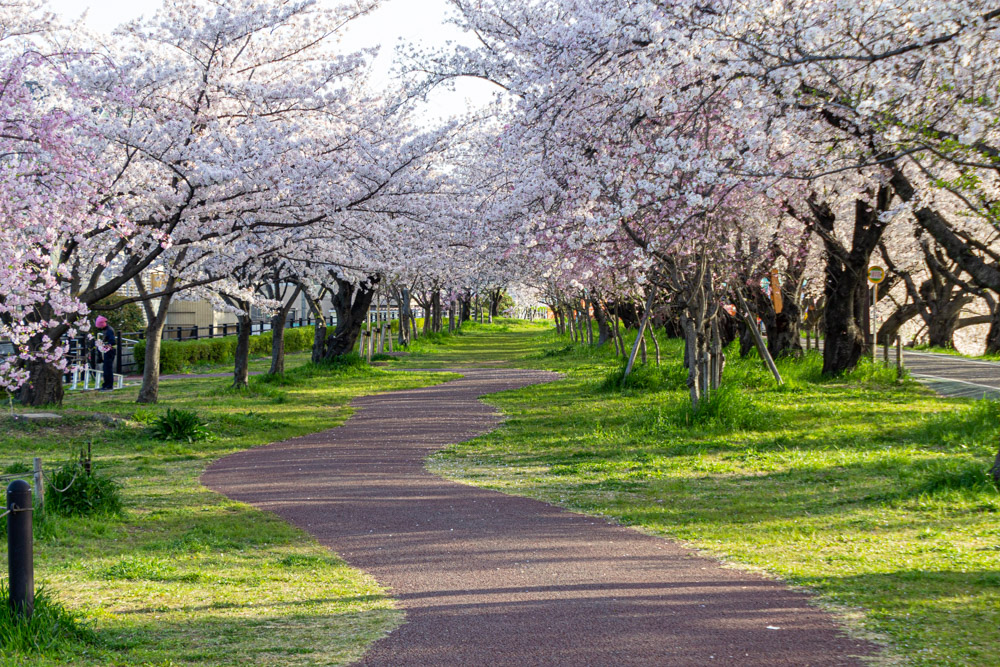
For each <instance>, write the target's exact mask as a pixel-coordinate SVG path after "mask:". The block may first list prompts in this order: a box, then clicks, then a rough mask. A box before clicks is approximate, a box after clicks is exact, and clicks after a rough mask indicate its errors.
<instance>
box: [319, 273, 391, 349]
mask: <svg viewBox="0 0 1000 667" xmlns="http://www.w3.org/2000/svg"><path fill="white" fill-rule="evenodd" d="M368 280H369V283H370V285H369V287H363V286H360V285H359V286H357V287H355V286H354V285H352V284H351V283H349V282H347V281H345V280H341V279H340V278H336V281H337V288H338V289H337V293H336V294H335V295H334V297H333V307H334V309H335V310H336V311H337V328H336V329H334V331H333V333H332V334H330V335H329V336H328V337H327V339H326V342H325V344H324V349H323V358H324V359H333V358H334V357H339V356H342V355H345V354H350V353H351V352H353V351H354V346H355V345H356V344H357V342H358V334H360V333H361V327H362V326H363V325H364V323H365V318H366V317H367V315H368V309H369V307H370V306H371V303H372V299H373V298H374V296H375V287H376V285H377V284H378V281H379V277H378V276H374V277H370V278H369V279H368Z"/></svg>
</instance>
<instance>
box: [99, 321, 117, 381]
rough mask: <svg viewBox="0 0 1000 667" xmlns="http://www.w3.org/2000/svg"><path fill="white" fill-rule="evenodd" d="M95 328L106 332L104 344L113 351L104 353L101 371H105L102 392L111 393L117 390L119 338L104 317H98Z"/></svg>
mask: <svg viewBox="0 0 1000 667" xmlns="http://www.w3.org/2000/svg"><path fill="white" fill-rule="evenodd" d="M94 326H96V327H97V328H98V329H99V330H101V331H103V332H104V333H103V338H104V344H105V345H110V346H111V349H110V350H108V351H107V352H105V353H104V365H103V368H102V369H101V370H102V371H103V375H102V378H103V382H102V383H101V391H111V390H112V389H114V388H115V350H116V348H115V343H117V342H118V338H117V337H116V336H115V330H114V329H113V328H112V327H111V325H110V324H109V323H108V319H107V318H106V317H104V316H103V315H98V316H97V321H96V322H95V323H94Z"/></svg>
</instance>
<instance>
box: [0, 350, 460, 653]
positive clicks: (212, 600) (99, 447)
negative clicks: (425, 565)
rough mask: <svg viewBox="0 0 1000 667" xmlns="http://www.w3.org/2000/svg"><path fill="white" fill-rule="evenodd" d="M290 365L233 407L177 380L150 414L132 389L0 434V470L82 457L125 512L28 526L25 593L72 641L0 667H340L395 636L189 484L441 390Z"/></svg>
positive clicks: (320, 559) (371, 601)
mask: <svg viewBox="0 0 1000 667" xmlns="http://www.w3.org/2000/svg"><path fill="white" fill-rule="evenodd" d="M289 360H290V363H289V367H290V370H289V371H288V372H287V373H286V374H285V375H284V376H282V377H279V378H263V377H260V378H252V379H251V382H250V389H249V390H248V391H244V392H234V391H232V390H230V389H228V385H229V384H230V382H231V380H230V379H229V378H208V379H194V378H188V379H183V380H177V381H166V382H164V383H163V384H162V385H161V388H160V396H161V401H160V403H159V404H158V405H155V406H139V405H136V404H135V403H132V402H131V401H132V400H134V398H135V393H136V390H135V389H134V388H133V389H127V390H122V391H116V392H113V393H110V394H106V393H105V394H99V393H97V392H88V393H70V394H69V395H68V396H67V400H66V405H65V407H64V408H62V409H61V410H60V412H61V413H62V414H63V416H64V418H63V419H62V420H61V421H59V422H56V423H49V424H45V425H42V424H28V423H22V422H11V421H9V420H6V419H5V420H4V421H2V422H0V468H3V469H7V470H11V471H20V470H24V469H25V468H26V467H27V469H30V463H31V457H32V456H41V457H42V458H43V460H44V462H45V465H46V467H53V466H58V465H60V464H61V463H64V462H67V461H70V460H73V459H74V458H75V456H76V454H77V452H78V451H79V449H80V447H81V446H82V445H83V444H84V443H86V442H88V441H92V443H93V456H94V466H95V469H96V470H97V471H99V472H100V473H102V474H107V475H109V476H111V477H112V478H114V479H116V480H117V481H119V482H121V484H122V487H123V489H122V493H123V497H124V501H125V510H124V512H123V513H122V514H121V515H120V516H113V515H112V516H108V515H105V516H97V517H72V518H70V517H61V516H53V515H47V516H45V517H44V520H42V521H41V522H39V525H38V529H37V530H36V536H35V537H36V544H35V567H36V573H35V576H36V581H38V582H40V583H42V584H44V586H45V590H46V591H47V595H48V596H49V599H50V600H51V601H52V602H53V603H55V604H57V605H61V606H62V607H64V608H65V609H66V610H68V613H69V614H70V615H71V616H72V617H73V618H75V619H78V622H79V623H80V627H82V628H83V630H82V631H81V632H80V633H77V634H72V633H71V634H70V635H68V636H62V637H60V638H59V639H58V641H56V642H54V643H51V644H46V645H45V646H43V647H42V649H41V651H38V650H37V649H31V650H29V649H26V648H25V647H24V646H21V647H20V648H18V646H15V645H10V646H6V645H5V646H3V647H0V665H25V664H31V665H43V666H45V665H70V664H71V665H95V666H96V665H102V666H104V665H122V666H124V665H129V666H132V665H157V666H159V665H195V664H197V665H242V664H248V663H252V664H257V665H330V664H345V663H347V662H350V661H351V660H352V659H355V658H357V657H358V656H359V655H360V653H361V652H362V651H363V650H364V648H365V646H366V645H367V644H368V643H369V642H371V641H373V640H374V639H376V638H378V637H380V636H382V635H383V634H384V633H385V632H387V631H389V630H391V629H393V628H394V627H395V626H396V625H397V624H398V623H399V622H400V620H401V613H400V612H398V611H397V610H395V609H394V606H393V603H392V601H391V599H390V598H388V597H387V596H386V594H385V591H384V590H383V589H382V588H380V587H379V586H378V585H377V584H376V583H375V581H373V580H372V579H371V578H370V577H368V576H366V575H364V574H363V573H361V572H359V571H357V570H354V569H352V568H349V567H347V566H346V565H345V564H344V563H343V561H341V560H340V559H339V558H337V557H336V556H335V555H333V554H332V553H331V552H329V551H328V550H327V549H325V548H323V547H321V546H320V545H318V544H317V543H316V542H315V541H314V540H313V539H312V538H311V537H309V536H308V535H306V534H305V533H303V532H302V531H300V530H298V529H295V528H292V527H291V526H289V525H287V524H285V523H284V522H282V521H280V520H278V519H277V517H275V516H274V515H272V514H268V513H264V512H260V511H257V510H255V509H253V508H251V507H249V506H247V505H244V504H241V503H236V502H232V501H229V500H228V499H226V498H224V497H223V496H220V495H219V494H216V493H214V492H212V491H209V490H208V489H206V488H205V487H203V486H202V485H201V484H200V483H199V481H198V480H199V476H200V475H201V473H202V471H203V470H204V469H205V467H206V466H207V465H208V464H209V463H210V462H211V461H214V460H216V459H218V458H220V457H222V456H225V455H226V454H229V453H232V452H235V451H239V450H243V449H246V448H249V447H254V446H257V445H262V444H265V443H269V442H273V441H277V440H283V439H286V438H290V437H294V436H298V435H303V434H306V433H312V432H316V431H320V430H323V429H328V428H331V427H334V426H336V425H338V424H340V423H342V422H343V421H344V419H345V418H346V417H347V416H348V415H349V414H350V410H349V408H348V407H347V403H348V402H349V401H350V400H351V399H352V398H354V397H355V396H359V395H364V394H370V393H374V392H381V391H388V390H395V389H404V388H411V387H416V386H423V385H427V384H433V383H435V382H439V381H442V380H444V379H446V378H447V377H449V376H446V375H441V374H434V375H420V374H410V373H405V374H390V373H387V372H385V371H380V370H377V369H371V368H368V367H361V366H360V365H358V364H356V363H346V364H341V365H339V366H336V367H327V368H322V367H314V366H311V365H307V364H306V362H307V361H308V355H295V357H290V359H289ZM167 408H180V409H187V410H193V411H195V412H197V413H198V415H199V416H200V417H201V418H202V419H204V420H205V421H206V423H207V428H208V431H209V433H210V434H211V435H210V437H209V438H208V439H206V440H201V441H196V442H190V443H189V442H186V441H184V442H176V441H174V442H163V441H160V440H158V439H156V438H155V437H154V436H153V435H152V434H151V432H150V429H149V425H150V424H151V423H152V422H153V421H154V420H155V419H156V418H157V417H158V416H160V415H163V414H164V413H165V412H166V410H167ZM95 412H96V413H104V414H112V415H116V416H119V417H122V418H124V419H125V421H124V422H123V423H121V424H120V425H118V426H117V427H111V426H109V425H107V424H106V423H104V422H101V421H98V420H95V419H93V418H91V415H92V414H93V413H95Z"/></svg>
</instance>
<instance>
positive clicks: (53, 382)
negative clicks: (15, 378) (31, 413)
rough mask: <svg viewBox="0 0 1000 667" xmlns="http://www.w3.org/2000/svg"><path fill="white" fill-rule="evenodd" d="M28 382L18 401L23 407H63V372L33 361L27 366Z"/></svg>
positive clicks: (23, 386) (24, 385) (50, 365)
mask: <svg viewBox="0 0 1000 667" xmlns="http://www.w3.org/2000/svg"><path fill="white" fill-rule="evenodd" d="M25 368H26V370H27V371H28V377H29V379H28V381H27V382H25V383H24V384H23V385H22V386H21V389H20V392H19V393H18V398H17V400H18V401H19V402H20V403H21V404H22V405H28V406H31V407H39V406H42V405H61V404H62V401H63V374H62V371H61V370H59V369H58V368H56V367H55V366H53V365H52V364H47V363H45V362H43V361H31V362H29V363H27V364H26V365H25Z"/></svg>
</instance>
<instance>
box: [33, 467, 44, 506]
mask: <svg viewBox="0 0 1000 667" xmlns="http://www.w3.org/2000/svg"><path fill="white" fill-rule="evenodd" d="M34 479H35V498H37V499H38V500H37V504H38V506H39V507H41V506H42V505H43V504H45V484H44V482H45V480H44V479H43V477H42V459H40V458H39V457H37V456H36V457H35V464H34Z"/></svg>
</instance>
